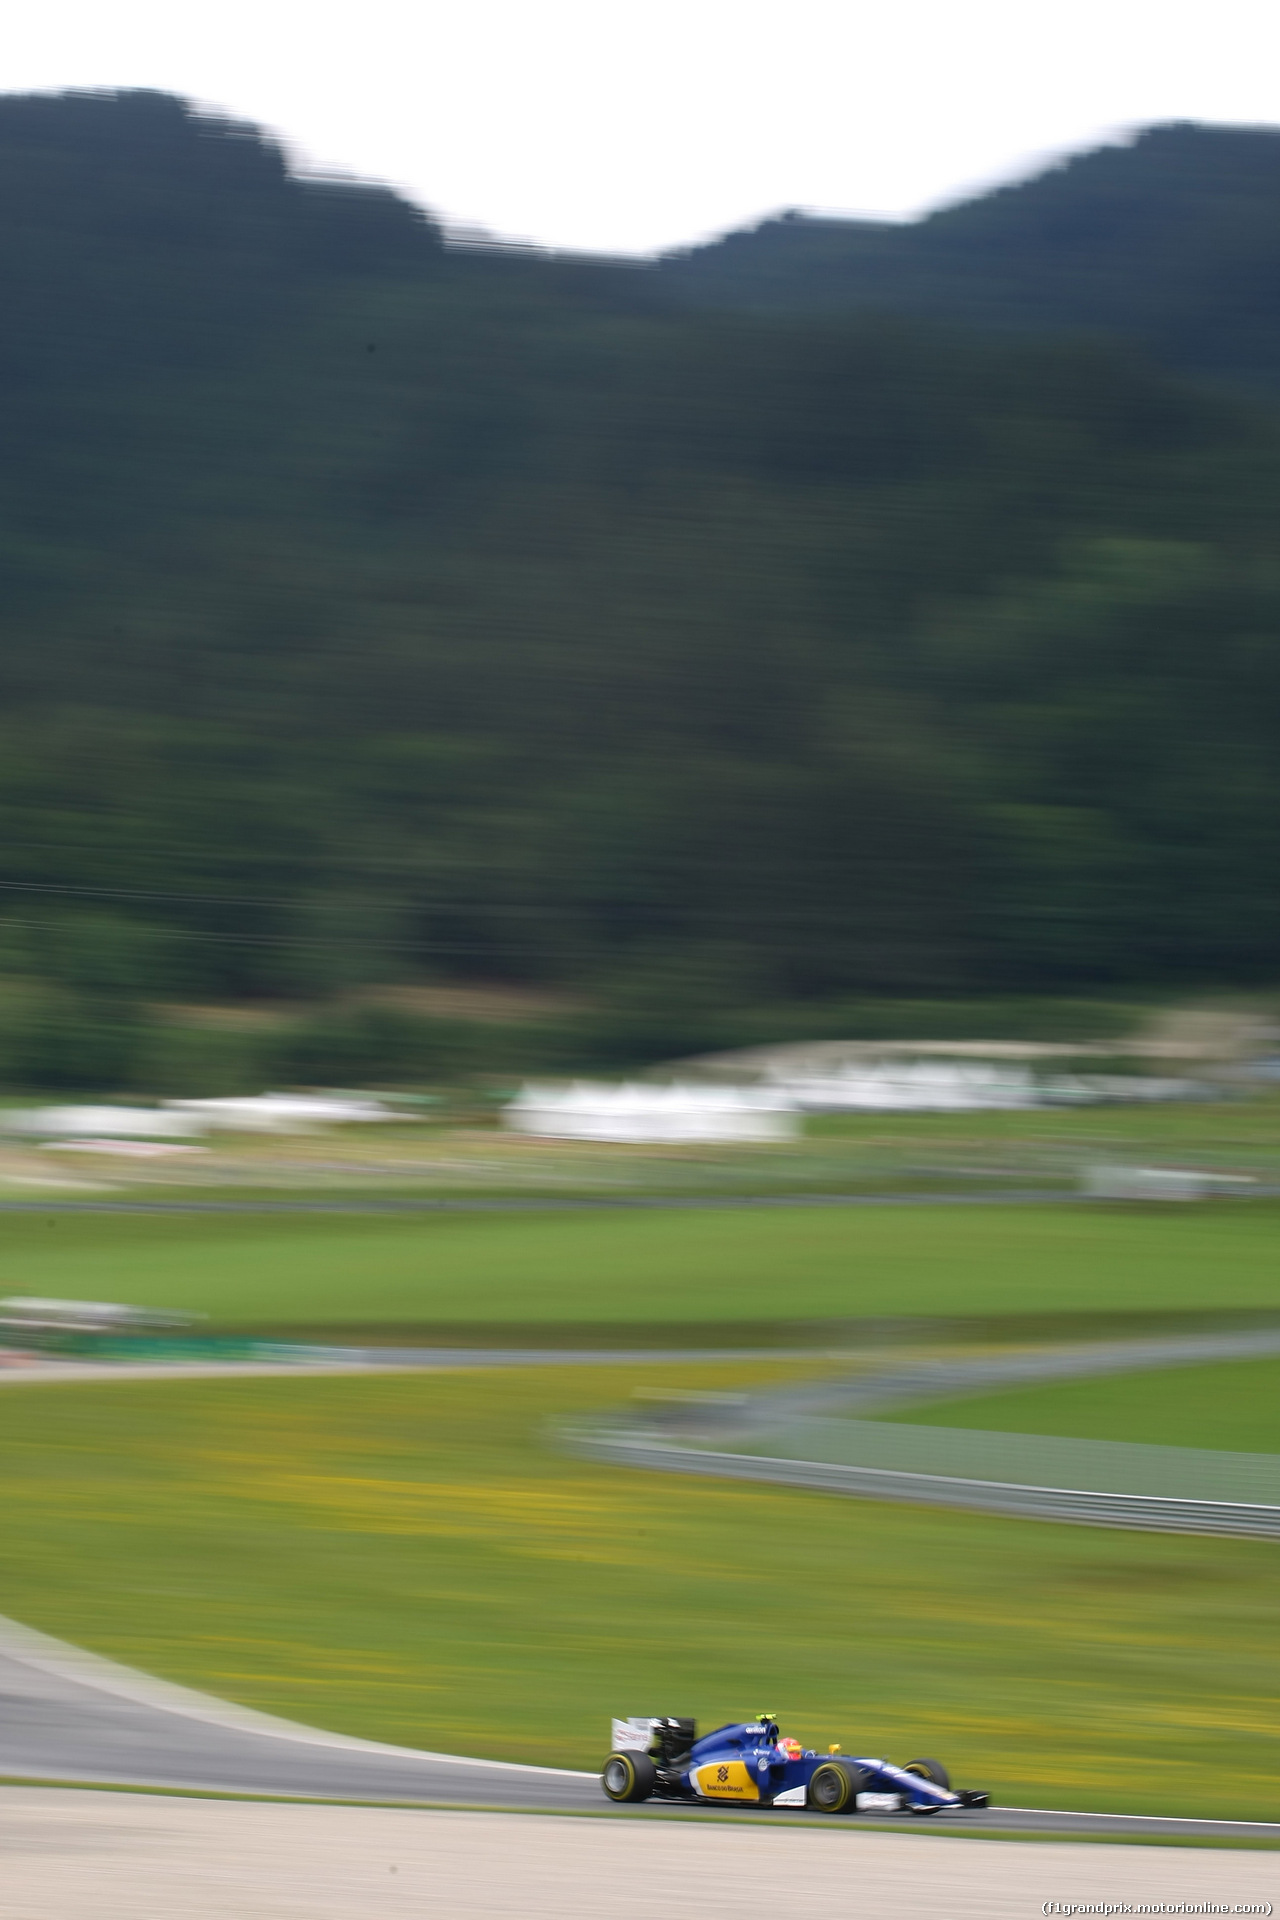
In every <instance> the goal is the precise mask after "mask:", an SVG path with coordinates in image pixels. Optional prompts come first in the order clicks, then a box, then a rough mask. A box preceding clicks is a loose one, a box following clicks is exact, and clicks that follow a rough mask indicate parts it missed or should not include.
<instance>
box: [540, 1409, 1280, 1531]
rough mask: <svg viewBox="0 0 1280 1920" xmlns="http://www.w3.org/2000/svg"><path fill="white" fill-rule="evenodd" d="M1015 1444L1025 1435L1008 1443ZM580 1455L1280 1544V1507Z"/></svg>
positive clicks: (717, 1461)
mask: <svg viewBox="0 0 1280 1920" xmlns="http://www.w3.org/2000/svg"><path fill="white" fill-rule="evenodd" d="M1004 1437H1005V1438H1008V1439H1014V1438H1016V1437H1019V1436H1013V1435H1008V1436H1004ZM569 1444H570V1445H571V1446H572V1447H573V1448H574V1449H575V1451H578V1452H583V1453H587V1454H590V1455H591V1456H592V1457H594V1458H596V1459H604V1460H610V1461H613V1462H615V1463H617V1464H618V1465H621V1466H633V1467H650V1468H657V1469H658V1470H659V1471H661V1472H665V1473H692V1474H701V1475H705V1476H708V1477H711V1478H714V1479H720V1480H725V1479H727V1480H756V1481H763V1482H765V1483H767V1484H771V1485H775V1486H786V1487H803V1488H806V1489H808V1490H810V1491H814V1492H819V1493H840V1494H852V1495H855V1496H859V1497H861V1498H862V1499H864V1500H897V1501H908V1502H911V1503H913V1504H916V1505H921V1506H933V1507H937V1506H942V1507H964V1508H969V1509H976V1510H978V1511H981V1512H984V1513H1001V1514H1009V1515H1011V1516H1022V1517H1024V1518H1030V1519H1037V1520H1058V1521H1068V1522H1073V1523H1075V1524H1076V1525H1080V1526H1092V1527H1123V1528H1136V1529H1138V1530H1140V1531H1144V1532H1154V1533H1210V1534H1227V1535H1234V1536H1237V1537H1243V1538H1249V1539H1255V1538H1256V1539H1280V1506H1270V1505H1266V1504H1263V1503H1261V1502H1253V1501H1234V1500H1195V1499H1185V1498H1180V1497H1177V1496H1172V1495H1160V1494H1142V1493H1137V1494H1135V1493H1099V1492H1094V1491H1089V1490H1086V1489H1082V1488H1076V1487H1037V1486H1024V1485H1019V1484H1016V1483H1013V1482H1005V1481H995V1480H973V1479H964V1478H961V1477H959V1476H955V1475H950V1474H936V1473H913V1472H908V1471H906V1470H904V1469H901V1468H891V1467H862V1466H849V1465H842V1464H839V1463H837V1462H833V1461H822V1460H788V1459H780V1458H775V1457H772V1456H769V1455H758V1454H749V1453H722V1452H712V1451H709V1450H706V1449H703V1448H700V1447H680V1446H675V1445H673V1444H671V1443H669V1442H665V1441H660V1440H653V1439H648V1438H646V1437H644V1436H641V1435H636V1434H622V1433H612V1434H610V1433H600V1432H596V1433H592V1434H585V1433H582V1432H579V1433H578V1434H576V1435H574V1436H573V1437H572V1438H571V1439H570V1442H569Z"/></svg>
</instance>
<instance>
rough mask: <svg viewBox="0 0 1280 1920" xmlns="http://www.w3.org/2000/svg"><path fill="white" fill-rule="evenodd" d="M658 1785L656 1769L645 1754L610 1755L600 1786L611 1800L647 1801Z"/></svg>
mask: <svg viewBox="0 0 1280 1920" xmlns="http://www.w3.org/2000/svg"><path fill="white" fill-rule="evenodd" d="M657 1784H658V1769H657V1768H656V1767H655V1766H654V1764H653V1762H652V1760H651V1759H650V1758H649V1756H648V1754H647V1753H611V1754H610V1755H609V1758H608V1759H607V1760H606V1761H605V1763H604V1771H603V1773H602V1774H601V1775H600V1785H601V1786H602V1787H603V1788H604V1790H605V1792H606V1793H607V1794H608V1796H609V1798H610V1799H611V1800H647V1799H648V1798H649V1795H650V1794H651V1793H652V1792H653V1790H654V1788H655V1787H656V1786H657Z"/></svg>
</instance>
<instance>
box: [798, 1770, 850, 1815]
mask: <svg viewBox="0 0 1280 1920" xmlns="http://www.w3.org/2000/svg"><path fill="white" fill-rule="evenodd" d="M862 1782H863V1770H862V1768H861V1767H855V1766H854V1764H853V1762H852V1761H850V1760H824V1761H823V1763H822V1765H821V1766H820V1767H815V1768H814V1770H813V1773H812V1775H811V1777H810V1780H809V1793H808V1804H809V1805H810V1806H811V1807H812V1808H813V1809H814V1810H815V1812H817V1813H852V1812H853V1811H854V1809H855V1808H856V1807H857V1804H858V1791H859V1789H860V1788H861V1786H862Z"/></svg>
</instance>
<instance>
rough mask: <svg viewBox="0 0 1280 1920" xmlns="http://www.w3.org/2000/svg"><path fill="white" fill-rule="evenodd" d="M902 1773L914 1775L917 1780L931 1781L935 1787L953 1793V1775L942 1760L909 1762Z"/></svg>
mask: <svg viewBox="0 0 1280 1920" xmlns="http://www.w3.org/2000/svg"><path fill="white" fill-rule="evenodd" d="M902 1771H903V1772H904V1773H914V1774H915V1776H916V1778H917V1780H931V1781H932V1782H933V1784H934V1786H935V1787H942V1788H943V1789H944V1790H945V1791H946V1792H947V1793H950V1791H951V1775H950V1774H949V1773H948V1772H947V1770H946V1768H945V1767H944V1766H943V1764H942V1762H941V1760H908V1762H907V1764H906V1766H905V1767H904V1768H903V1769H902Z"/></svg>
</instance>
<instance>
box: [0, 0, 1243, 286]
mask: <svg viewBox="0 0 1280 1920" xmlns="http://www.w3.org/2000/svg"><path fill="white" fill-rule="evenodd" d="M64 87H75V88H84V87H159V88H163V89H165V90H168V91H171V92H176V93H182V94H185V95H187V96H188V97H190V98H192V99H195V100H197V101H199V102H201V103H202V104H206V105H209V106H212V107H216V108H220V109H223V110H226V111H230V112H231V113H233V114H235V115H236V116H238V117H241V118H246V119H250V120H254V121H257V122H259V123H261V124H262V125H265V126H266V127H269V128H270V129H272V130H273V131H274V132H275V133H277V134H278V135H280V136H281V137H282V138H283V139H284V141H285V143H286V145H287V146H288V147H289V149H290V151H291V153H292V154H293V156H294V158H295V160H296V161H298V162H299V163H300V164H304V165H307V166H310V167H317V168H321V169H325V170H333V171H342V172H348V173H353V174H357V175H360V176H363V177H366V178H371V179H380V180H387V181H390V182H392V183H393V184H394V185H396V186H398V187H399V188H401V189H402V190H403V191H404V192H405V193H407V194H408V195H409V196H410V197H412V198H413V199H415V200H417V201H419V202H421V203H422V204H424V205H427V206H429V207H431V208H433V209H434V210H435V211H436V212H438V213H440V214H441V215H442V216H443V217H444V218H445V219H446V220H447V221H448V222H449V223H450V224H453V225H456V226H471V225H475V226H480V227H483V228H486V229H488V230H490V231H492V232H494V233H498V234H502V235H506V236H511V237H513V238H522V239H530V240H535V241H538V242H541V243H544V244H549V245H554V246H562V247H573V248H584V249H592V250H602V251H615V252H636V253H639V252H647V251H650V250H653V249H656V248H660V247H667V246H672V245H677V244H679V243H681V242H683V241H688V240H691V239H694V238H696V237H699V236H702V235H705V234H708V233H713V232H718V231H722V230H724V229H725V228H727V227H732V226H739V225H742V224H744V223H746V222H748V221H750V220H752V219H755V218H758V217H760V216H761V215H762V214H765V213H768V212H771V211H775V210H776V209H778V208H781V207H788V206H797V207H806V208H812V209H817V210H822V211H828V212H843V213H849V212H852V213H861V214H873V215H889V216H902V215H909V214H914V213H917V212H919V211H921V210H922V209H924V208H926V207H929V206H933V205H937V204H938V203H939V202H940V201H945V200H948V199H952V198H955V197H957V196H958V195H961V194H963V193H964V192H965V191H966V190H969V189H971V188H974V187H979V186H983V185H986V184H988V183H990V182H992V181H995V180H1000V179H1007V178H1010V177H1015V176H1017V175H1018V174H1021V173H1024V172H1027V171H1030V170H1031V169H1032V168H1033V167H1034V166H1035V164H1036V163H1037V162H1039V161H1042V160H1043V159H1044V158H1046V157H1048V156H1052V155H1056V154H1060V153H1062V152H1064V151H1069V150H1071V149H1074V148H1078V147H1081V146H1087V145H1091V144H1094V143H1096V142H1097V141H1098V140H1099V139H1104V138H1110V137H1116V136H1118V135H1121V134H1123V132H1124V131H1125V130H1127V129H1131V128H1133V127H1135V126H1138V125H1142V124H1145V123H1147V122H1150V121H1152V120H1169V119H1195V120H1213V121H1231V122H1244V123H1252V124H1261V123H1266V124H1275V123H1277V122H1280V0H1214V4H1212V5H1210V4H1208V0H1200V3H1199V4H1195V5H1191V4H1187V0H874V3H873V0H343V3H342V4H338V0H217V4H213V3H212V0H38V4H31V5H26V6H22V7H17V6H15V7H14V8H13V10H12V11H11V12H10V14H9V15H8V25H7V26H6V28H5V30H4V36H3V42H2V43H0V91H4V92H27V91H48V90H51V89H60V88H64Z"/></svg>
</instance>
